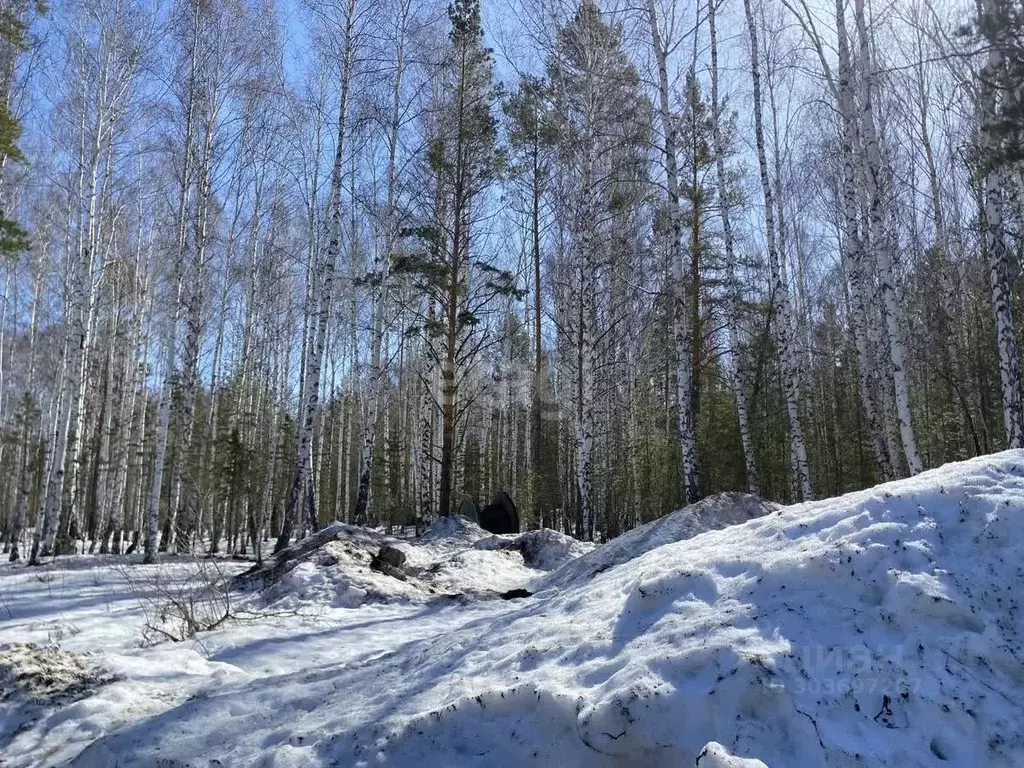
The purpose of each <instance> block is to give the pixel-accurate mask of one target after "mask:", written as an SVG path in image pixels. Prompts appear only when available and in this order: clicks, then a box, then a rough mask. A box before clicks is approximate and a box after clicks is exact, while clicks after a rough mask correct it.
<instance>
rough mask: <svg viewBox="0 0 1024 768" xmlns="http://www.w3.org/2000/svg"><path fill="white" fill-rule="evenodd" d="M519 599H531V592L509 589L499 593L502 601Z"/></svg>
mask: <svg viewBox="0 0 1024 768" xmlns="http://www.w3.org/2000/svg"><path fill="white" fill-rule="evenodd" d="M520 597H533V592H531V591H530V590H528V589H510V590H509V591H508V592H502V593H501V599H502V600H515V599H517V598H520Z"/></svg>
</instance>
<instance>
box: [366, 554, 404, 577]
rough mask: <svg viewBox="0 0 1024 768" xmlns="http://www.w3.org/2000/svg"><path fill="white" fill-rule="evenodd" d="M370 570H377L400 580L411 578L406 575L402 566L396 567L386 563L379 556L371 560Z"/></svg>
mask: <svg viewBox="0 0 1024 768" xmlns="http://www.w3.org/2000/svg"><path fill="white" fill-rule="evenodd" d="M370 570H371V571H377V572H378V573H383V574H384V575H386V576H390V577H391V578H393V579H398V580H399V581H408V580H409V577H408V576H406V575H405V571H403V570H402V569H401V568H396V567H395V566H393V565H390V564H389V563H386V562H385V561H383V560H381V559H380V558H379V557H375V558H373V560H371V561H370Z"/></svg>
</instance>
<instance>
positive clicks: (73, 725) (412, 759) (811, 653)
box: [0, 451, 1024, 768]
mask: <svg viewBox="0 0 1024 768" xmlns="http://www.w3.org/2000/svg"><path fill="white" fill-rule="evenodd" d="M743 519H745V518H743ZM684 533H685V532H684ZM681 535H682V534H681ZM686 535H689V533H686ZM673 538H675V535H674V534H673V535H672V536H667V537H666V540H667V541H668V543H662V541H663V540H662V539H660V538H657V537H653V536H650V535H634V537H633V539H632V541H633V542H634V545H631V546H635V551H634V552H627V553H625V555H634V556H633V557H632V559H624V554H623V552H622V543H621V541H620V543H619V544H618V545H615V543H614V542H613V545H612V546H618V547H619V550H618V554H617V555H616V556H614V557H608V556H607V553H610V552H611V551H612V550H610V549H609V550H606V553H605V555H602V551H601V550H596V551H594V552H593V553H591V554H590V555H585V556H584V558H581V559H577V560H569V561H568V562H567V563H566V564H565V565H563V566H562V567H561V568H560V569H558V570H555V571H552V572H550V573H545V572H544V571H540V570H537V569H534V568H529V567H527V566H526V564H525V563H524V562H523V560H522V556H521V555H519V553H518V552H515V551H509V550H506V549H494V548H490V547H492V546H494V544H493V542H492V543H491V544H482V545H481V544H480V542H483V541H486V539H485V538H484V537H483V536H482V535H480V534H475V533H474V534H472V535H470V534H469V533H465V532H460V531H459V530H453V531H448V532H446V535H443V536H431V537H427V541H426V542H423V543H415V542H402V543H401V544H400V545H399V546H400V547H402V548H404V549H405V550H406V551H407V554H408V557H409V565H410V567H411V568H416V569H421V571H420V572H421V573H426V572H427V570H428V569H430V568H431V567H433V566H432V564H438V565H437V568H436V572H434V573H433V575H432V577H431V578H432V579H433V581H430V582H429V583H428V582H425V581H417V582H415V583H412V584H410V582H412V581H413V579H410V582H398V581H397V580H392V581H394V584H391V583H389V582H388V581H385V580H384V579H387V578H390V577H385V576H383V575H382V574H376V573H374V574H373V575H372V576H367V575H366V574H363V573H361V572H360V571H359V569H360V568H362V567H363V566H362V565H361V564H360V562H357V560H359V558H357V557H355V555H353V556H352V558H350V560H346V559H344V558H337V557H335V558H334V559H335V565H333V566H327V565H323V564H321V565H315V564H310V563H307V564H303V565H302V566H300V567H299V569H297V572H293V575H291V576H290V577H289V578H290V581H289V582H288V586H287V588H285V587H280V588H279V589H278V592H277V593H276V594H274V595H272V596H271V597H269V598H268V597H267V596H265V595H263V596H260V601H261V604H262V605H264V607H265V609H266V610H268V611H271V612H272V613H271V615H263V616H262V617H260V618H258V619H255V620H252V621H248V622H245V623H241V624H231V625H227V626H222V627H221V628H218V629H216V630H214V631H212V632H208V633H202V634H200V635H199V636H198V637H197V638H196V639H195V640H194V641H186V642H183V643H172V642H164V643H160V644H158V645H156V646H150V647H139V637H140V634H141V628H142V623H143V617H142V614H141V610H140V608H139V606H138V602H137V600H136V598H135V596H134V595H133V594H131V592H130V591H129V590H128V589H127V588H126V586H125V581H124V578H123V576H122V574H121V573H120V572H119V567H118V566H117V564H116V563H115V561H113V560H112V559H109V558H91V557H78V558H69V559H63V560H58V561H57V563H56V564H54V565H52V566H47V567H45V568H38V569H29V568H27V567H25V566H16V567H11V566H8V565H6V564H5V565H3V566H0V596H2V598H3V601H2V602H0V619H2V621H0V644H12V643H21V644H24V643H30V642H31V643H36V644H38V645H40V646H46V645H48V644H57V645H59V647H60V649H61V651H62V652H67V653H70V654H75V655H76V656H75V658H76V660H77V662H78V663H80V664H81V665H82V669H86V670H87V673H88V675H92V677H90V678H88V679H86V680H85V681H84V682H75V680H78V677H81V676H82V675H85V674H86V672H82V673H80V674H79V675H78V677H76V676H75V675H69V676H68V677H69V678H73V679H72V680H71V682H69V683H67V685H68V686H69V688H68V690H69V693H68V695H67V696H63V697H62V696H57V695H55V696H53V697H52V698H50V699H47V698H46V697H45V696H42V697H37V698H35V699H31V700H30V699H29V697H28V694H26V693H24V692H23V691H20V690H16V689H12V688H11V683H10V677H8V678H4V677H2V676H0V685H3V686H4V690H3V693H0V754H2V759H0V765H4V766H36V765H41V766H42V765H61V764H64V763H65V762H68V761H70V764H71V765H75V766H95V767H96V768H111V767H112V766H121V767H122V768H126V767H127V766H146V767H149V766H158V765H159V766H165V767H167V768H170V767H172V766H196V767H199V766H202V767H203V768H207V766H215V765H223V766H296V767H298V766H321V765H324V766H326V765H342V766H350V765H366V766H376V765H390V766H414V767H415V768H425V767H426V766H517V765H531V766H532V765H536V766H557V767H558V768H576V767H577V766H578V767H579V768H583V767H584V766H624V767H625V766H666V767H667V766H693V765H695V764H699V765H700V766H701V768H715V767H716V766H718V767H725V768H756V767H757V766H759V765H761V764H765V765H768V766H772V768H790V767H792V768H803V767H804V766H894V767H897V768H911V767H912V766H964V767H967V766H979V767H984V766H1024V644H1022V643H1024V640H1022V638H1024V618H1022V615H1021V602H1022V601H1024V451H1011V452H1005V453H1002V454H998V455H996V456H991V457H985V458H982V459H975V460H972V461H968V462H964V463H960V464H954V465H949V466H946V467H943V468H940V469H937V470H933V471H930V472H927V473H924V474H922V475H919V476H918V477H916V478H912V479H910V480H903V481H899V482H895V483H890V484H888V485H883V486H879V487H877V488H874V489H871V490H868V491H864V492H859V493H853V494H848V495H846V496H843V497H841V498H838V499H830V500H826V501H820V502H815V503H810V504H803V505H796V506H791V507H786V508H782V509H780V510H777V511H771V512H769V513H768V514H767V515H766V516H764V517H759V518H755V519H753V520H750V521H749V522H746V523H743V524H740V525H734V526H731V527H728V528H724V529H721V530H713V531H709V532H706V533H702V534H699V535H697V536H696V537H694V538H689V539H686V540H682V541H672V539H673ZM625 541H626V542H629V541H630V539H625ZM584 551H585V550H584V549H583V548H580V549H579V550H575V551H572V552H568V554H567V555H565V556H566V557H571V556H574V555H579V554H581V553H582V552H584ZM602 557H603V558H604V559H603V560H602V559H601V558H602ZM517 558H518V559H517ZM585 562H591V563H596V564H597V565H596V567H590V566H587V567H586V568H583V567H582V566H581V564H582V563H585ZM225 567H230V568H237V569H240V568H242V567H244V565H242V564H239V565H236V564H231V565H228V566H225ZM145 568H151V569H155V570H159V569H162V571H161V572H162V573H164V574H167V577H168V578H170V577H171V576H173V574H174V573H179V574H181V575H184V574H187V573H188V572H189V571H188V568H189V566H188V564H187V563H182V562H176V561H173V560H171V561H168V562H167V563H164V564H160V565H157V566H132V567H131V570H132V571H137V572H140V573H141V572H142V571H143V569H145ZM371 579H372V582H371V581H370V580H371ZM367 584H368V585H369V586H368V587H367ZM353 585H354V586H353ZM513 586H524V587H530V586H532V588H534V589H539V590H540V591H539V592H537V594H535V595H534V596H533V597H530V598H526V599H522V600H515V601H505V600H501V599H497V598H496V597H495V595H496V593H497V592H500V591H503V590H505V589H509V588H511V587H513ZM353 590H356V591H353ZM360 590H361V591H362V593H365V594H362V593H361V592H360ZM410 590H412V591H411V592H410ZM431 590H433V591H431ZM458 594H461V597H458V598H457V597H453V595H458ZM250 599H253V598H250ZM8 611H10V613H8ZM77 654H85V655H84V656H77ZM61 658H63V657H62V656H60V655H59V654H57V655H55V656H54V659H56V661H55V662H54V663H58V664H59V663H60V659H61ZM63 684H64V683H61V685H63ZM75 686H78V687H75ZM19 724H20V727H21V728H22V730H20V732H18V733H17V734H16V735H14V736H12V735H11V731H12V730H13V729H14V728H16V727H19ZM711 742H716V743H714V744H712V743H711ZM698 760H699V762H698ZM218 761H219V762H218ZM757 761H760V762H757Z"/></svg>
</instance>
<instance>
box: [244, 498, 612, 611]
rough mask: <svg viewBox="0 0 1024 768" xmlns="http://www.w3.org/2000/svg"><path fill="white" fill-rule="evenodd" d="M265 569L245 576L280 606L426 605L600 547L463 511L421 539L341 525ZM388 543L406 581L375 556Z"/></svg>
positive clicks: (483, 593) (531, 574)
mask: <svg viewBox="0 0 1024 768" xmlns="http://www.w3.org/2000/svg"><path fill="white" fill-rule="evenodd" d="M318 536H319V537H320V541H318V542H317V546H314V547H310V546H309V542H308V540H307V541H305V542H299V543H297V544H295V545H293V546H292V547H290V548H289V550H286V552H285V553H284V555H285V558H286V562H282V563H277V562H275V561H273V560H271V561H268V563H267V564H266V565H265V566H264V567H263V568H262V569H253V572H252V573H249V574H243V575H242V576H240V577H239V578H238V583H239V584H250V585H257V586H260V587H261V589H260V592H259V599H260V601H261V602H262V603H263V604H264V605H268V606H273V607H274V608H275V609H279V610H280V609H299V608H304V607H310V606H324V605H327V606H331V607H336V608H358V607H360V606H362V605H364V604H366V603H376V602H405V603H419V604H422V603H425V602H430V601H433V600H437V599H445V598H449V599H450V598H460V599H464V598H469V599H476V598H493V597H495V596H497V595H498V594H500V593H503V592H506V591H508V590H511V589H517V588H523V587H526V586H528V585H529V584H530V583H531V582H532V581H533V580H534V579H535V578H537V577H538V576H539V575H541V574H542V572H543V571H545V570H551V569H552V568H554V567H556V566H557V565H561V564H563V563H565V562H567V561H568V560H570V559H572V558H573V557H577V556H579V555H580V554H582V553H584V552H587V551H589V550H590V549H592V545H588V544H583V543H582V542H579V541H576V540H575V539H573V538H571V537H569V536H565V535H564V534H561V533H557V532H556V531H550V530H540V531H529V532H527V533H523V534H520V535H518V536H494V535H493V534H490V533H488V532H487V531H485V530H484V529H483V528H481V527H480V526H479V525H477V524H476V523H473V522H471V521H469V520H466V519H465V518H461V517H448V518H441V519H439V520H436V521H434V522H433V523H432V524H431V526H430V528H429V529H428V530H427V531H426V533H425V534H424V535H423V536H421V537H420V538H418V539H399V538H395V537H393V536H389V535H387V534H385V533H383V532H379V531H374V530H369V529H366V528H359V527H356V526H350V525H344V524H341V523H334V524H332V525H331V526H329V527H328V528H325V529H324V530H323V531H321V532H320V533H319V534H318ZM382 547H391V548H394V549H398V550H399V551H401V552H402V553H403V554H404V555H405V558H406V560H405V564H404V566H403V567H402V569H401V570H402V571H403V574H399V575H405V577H406V579H405V580H401V579H399V578H395V576H394V575H389V574H387V573H381V572H380V571H378V570H375V569H373V568H372V567H371V561H372V560H373V557H374V555H376V554H377V553H378V552H379V551H380V549H381V548H382Z"/></svg>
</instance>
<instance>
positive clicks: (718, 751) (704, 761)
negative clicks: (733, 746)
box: [697, 741, 768, 768]
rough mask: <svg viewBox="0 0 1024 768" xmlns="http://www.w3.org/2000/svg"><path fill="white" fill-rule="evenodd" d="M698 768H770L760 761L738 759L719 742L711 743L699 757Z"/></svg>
mask: <svg viewBox="0 0 1024 768" xmlns="http://www.w3.org/2000/svg"><path fill="white" fill-rule="evenodd" d="M697 768H768V766H766V765H765V764H764V763H762V762H761V761H760V760H749V759H747V758H745V757H736V756H734V755H730V754H729V752H728V751H727V750H726V748H725V747H723V746H722V745H721V744H719V743H718V742H717V741H712V742H709V743H708V744H706V745H705V746H704V749H702V750H701V751H700V754H699V755H697Z"/></svg>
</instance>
